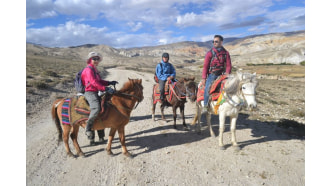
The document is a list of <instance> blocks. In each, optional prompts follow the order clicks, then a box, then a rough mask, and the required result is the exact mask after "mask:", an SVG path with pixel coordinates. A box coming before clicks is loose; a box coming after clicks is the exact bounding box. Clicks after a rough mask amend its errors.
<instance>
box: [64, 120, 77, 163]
mask: <svg viewBox="0 0 330 186" xmlns="http://www.w3.org/2000/svg"><path fill="white" fill-rule="evenodd" d="M62 129H63V142H64V146H65V150H66V154H67V155H68V156H69V157H74V155H73V154H72V152H71V150H70V147H69V134H70V130H71V126H70V125H62Z"/></svg>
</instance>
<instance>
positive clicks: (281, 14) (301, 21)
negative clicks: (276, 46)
mask: <svg viewBox="0 0 330 186" xmlns="http://www.w3.org/2000/svg"><path fill="white" fill-rule="evenodd" d="M266 17H267V18H268V19H269V20H270V23H269V26H268V27H269V31H270V32H277V31H294V30H302V29H305V8H304V7H289V8H287V9H284V10H278V11H274V12H270V13H268V14H267V15H266Z"/></svg>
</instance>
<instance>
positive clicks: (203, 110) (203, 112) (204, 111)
mask: <svg viewBox="0 0 330 186" xmlns="http://www.w3.org/2000/svg"><path fill="white" fill-rule="evenodd" d="M207 110H208V108H207V107H206V106H204V107H203V109H202V112H201V114H206V113H207Z"/></svg>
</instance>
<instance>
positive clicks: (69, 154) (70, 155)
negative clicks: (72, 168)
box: [67, 152, 75, 158]
mask: <svg viewBox="0 0 330 186" xmlns="http://www.w3.org/2000/svg"><path fill="white" fill-rule="evenodd" d="M67 155H68V156H69V157H70V158H75V155H74V154H72V152H68V153H67Z"/></svg>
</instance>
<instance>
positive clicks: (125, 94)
mask: <svg viewBox="0 0 330 186" xmlns="http://www.w3.org/2000/svg"><path fill="white" fill-rule="evenodd" d="M135 87H136V84H134V87H133V89H134V88H135ZM137 88H138V89H139V90H141V87H140V86H137ZM115 94H119V95H124V96H129V97H133V98H135V99H137V101H138V103H137V104H136V105H135V107H134V108H133V109H136V107H137V106H138V105H139V103H140V102H141V101H142V100H143V97H138V96H136V95H134V94H127V93H123V92H116V93H115ZM107 103H108V104H110V105H113V106H114V107H115V108H116V110H117V112H119V113H120V114H121V115H123V116H124V117H126V118H128V119H129V117H127V116H126V115H124V114H123V113H121V112H120V111H119V110H118V108H122V109H125V110H128V111H130V112H131V111H132V110H133V109H131V108H127V107H122V106H118V105H114V104H113V103H112V102H111V101H110V102H107Z"/></svg>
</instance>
